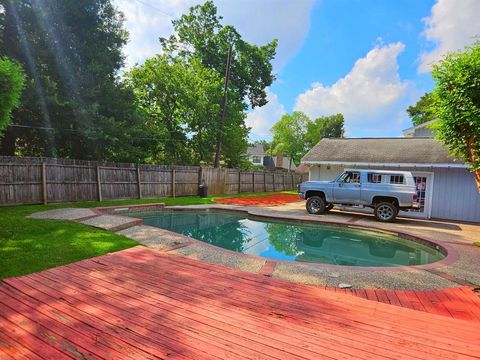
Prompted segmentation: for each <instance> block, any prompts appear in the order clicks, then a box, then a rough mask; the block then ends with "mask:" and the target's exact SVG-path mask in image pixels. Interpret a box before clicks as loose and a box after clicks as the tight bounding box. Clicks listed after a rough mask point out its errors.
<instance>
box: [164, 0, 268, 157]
mask: <svg viewBox="0 0 480 360" xmlns="http://www.w3.org/2000/svg"><path fill="white" fill-rule="evenodd" d="M221 20H222V17H221V16H219V15H218V14H217V8H216V6H215V5H214V4H213V2H212V1H207V2H205V3H204V4H203V5H197V6H193V7H191V8H190V11H189V13H188V14H185V15H182V16H181V17H180V18H179V19H178V20H174V21H173V29H174V34H173V35H172V36H170V37H169V38H161V39H160V42H161V44H162V47H163V51H164V53H165V54H167V55H168V56H170V57H171V58H179V59H182V60H184V61H186V62H187V63H188V62H189V61H191V59H197V60H198V61H200V63H201V64H202V65H203V66H204V67H206V68H207V69H210V70H212V71H214V72H215V73H216V74H217V75H218V76H219V77H220V78H223V76H224V74H225V62H226V57H227V52H228V49H229V47H230V44H233V45H234V51H233V57H232V63H231V74H230V82H229V86H228V100H227V116H226V118H225V119H226V120H225V124H220V110H219V111H218V114H217V115H216V116H215V117H214V118H213V119H214V120H216V123H215V125H214V126H213V127H210V128H209V129H208V131H211V132H213V133H214V134H215V136H216V137H220V138H222V139H223V143H222V158H223V160H224V161H225V162H226V163H227V164H228V165H233V164H236V163H239V162H241V156H242V154H244V153H245V151H246V148H247V136H248V129H247V128H246V126H245V123H244V120H245V111H246V110H247V109H248V108H249V107H251V108H255V107H257V106H263V105H265V104H266V103H267V94H266V90H265V89H266V87H268V86H270V85H271V84H272V82H273V80H274V75H273V73H272V64H271V60H272V59H273V58H274V56H275V51H276V47H277V41H276V40H273V41H271V42H270V43H268V44H266V45H264V46H256V45H252V44H249V43H248V42H246V41H245V40H243V39H242V37H241V35H240V34H239V33H238V32H237V31H236V29H235V28H234V27H233V26H228V25H222V24H221V23H220V21H221ZM232 136H233V138H232ZM242 136H243V137H242Z"/></svg>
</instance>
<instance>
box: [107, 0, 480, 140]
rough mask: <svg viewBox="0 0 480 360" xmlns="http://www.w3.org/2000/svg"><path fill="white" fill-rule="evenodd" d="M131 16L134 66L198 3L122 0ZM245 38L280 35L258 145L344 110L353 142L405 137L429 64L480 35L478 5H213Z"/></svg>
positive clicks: (325, 1) (418, 0) (223, 0)
mask: <svg viewBox="0 0 480 360" xmlns="http://www.w3.org/2000/svg"><path fill="white" fill-rule="evenodd" d="M114 1H115V3H116V4H117V5H118V7H119V8H120V10H122V11H123V12H124V13H125V16H126V20H127V21H126V27H127V29H128V30H129V32H130V39H131V40H130V42H129V44H128V45H127V48H126V55H127V64H128V65H127V66H131V65H132V64H134V63H141V62H143V61H144V60H145V58H147V57H149V56H152V55H154V54H155V53H158V52H159V50H160V49H159V44H158V40H157V39H158V37H159V36H167V35H169V34H170V33H171V32H172V28H171V24H170V22H171V20H172V19H174V18H176V17H178V16H179V15H180V14H182V13H184V12H186V11H187V9H188V7H189V6H191V5H193V4H197V3H199V1H196V0H114ZM215 3H216V5H217V6H218V10H219V13H220V14H221V15H223V16H224V23H225V24H232V25H234V26H235V27H236V28H237V29H238V30H239V32H240V33H241V34H242V35H243V36H244V38H245V39H246V40H247V41H250V42H252V43H256V44H264V43H266V42H267V41H269V40H271V39H273V38H277V39H278V40H279V47H278V52H277V58H276V59H275V61H274V70H275V73H276V75H277V80H276V81H275V82H274V83H273V84H272V86H271V87H270V88H269V89H268V96H269V100H270V101H269V104H267V105H266V106H264V107H262V108H258V109H255V110H253V111H252V112H250V113H249V114H248V117H247V120H246V122H247V125H248V126H250V127H252V131H251V136H250V137H251V139H252V140H255V139H269V138H271V133H270V128H271V126H272V125H273V124H274V123H275V122H276V121H278V120H279V118H280V117H281V116H282V114H284V113H285V112H291V111H294V110H300V111H304V112H305V113H306V114H307V115H309V116H310V117H312V118H316V117H317V116H322V115H328V114H332V113H337V112H341V113H343V114H344V116H345V122H346V134H347V136H349V137H382V136H401V134H402V132H401V130H402V129H405V128H407V127H409V126H410V125H411V123H410V120H409V119H408V116H407V115H406V112H405V109H406V107H407V106H408V105H410V104H413V103H415V102H416V101H417V100H418V99H419V97H420V96H421V95H423V94H424V93H425V92H426V91H430V90H431V89H432V86H433V82H432V79H431V76H430V68H431V64H432V63H434V62H435V61H438V59H439V58H441V56H442V55H444V54H445V53H447V52H449V51H454V50H457V49H460V48H462V47H463V46H465V45H466V44H469V43H471V42H472V39H473V36H475V35H479V34H480V21H479V20H478V14H480V0H395V1H389V0H363V1H360V0H318V1H315V0H295V1H292V0H215Z"/></svg>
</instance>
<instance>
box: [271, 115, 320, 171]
mask: <svg viewBox="0 0 480 360" xmlns="http://www.w3.org/2000/svg"><path fill="white" fill-rule="evenodd" d="M309 122H311V120H310V118H309V117H308V116H307V115H305V114H304V113H302V112H301V111H294V112H293V113H292V114H291V115H290V114H285V115H283V116H282V118H281V119H280V120H279V121H278V122H277V123H276V124H275V125H273V128H272V131H273V144H274V146H275V152H277V153H279V152H281V153H283V154H285V155H287V156H288V157H290V163H289V165H288V169H289V170H290V169H291V168H292V161H293V162H295V163H296V164H298V163H299V162H300V159H301V158H302V156H303V155H304V154H305V152H306V150H307V148H306V143H305V133H306V130H307V125H308V123H309Z"/></svg>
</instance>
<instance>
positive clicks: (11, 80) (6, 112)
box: [0, 57, 25, 135]
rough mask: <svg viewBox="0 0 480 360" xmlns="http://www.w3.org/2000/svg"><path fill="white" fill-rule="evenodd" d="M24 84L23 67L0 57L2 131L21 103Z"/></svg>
mask: <svg viewBox="0 0 480 360" xmlns="http://www.w3.org/2000/svg"><path fill="white" fill-rule="evenodd" d="M24 84H25V75H24V73H23V70H22V67H21V66H20V65H19V64H18V63H16V62H14V61H12V60H10V59H8V58H6V57H3V58H0V131H2V130H3V129H5V128H6V127H7V126H8V124H9V123H10V115H11V112H12V110H13V109H14V108H16V107H17V106H18V105H19V104H20V95H21V93H22V89H23V86H24ZM0 135H1V133H0Z"/></svg>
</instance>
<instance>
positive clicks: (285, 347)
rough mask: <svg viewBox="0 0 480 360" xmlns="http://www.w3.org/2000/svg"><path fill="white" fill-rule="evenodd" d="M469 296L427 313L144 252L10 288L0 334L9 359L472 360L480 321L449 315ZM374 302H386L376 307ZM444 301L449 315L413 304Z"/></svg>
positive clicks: (1, 291) (479, 341) (479, 347)
mask: <svg viewBox="0 0 480 360" xmlns="http://www.w3.org/2000/svg"><path fill="white" fill-rule="evenodd" d="M461 291H462V293H461V294H457V293H454V292H451V293H449V294H448V295H445V294H443V295H442V296H443V297H442V296H437V294H436V293H435V292H432V293H425V294H424V296H423V301H424V303H425V305H423V304H422V302H421V299H419V298H418V297H417V296H416V295H415V294H414V292H412V293H411V294H410V295H406V294H407V293H408V292H405V293H397V292H383V293H382V292H378V294H377V293H375V291H368V290H365V291H362V290H351V289H349V290H344V289H341V290H339V291H338V292H335V291H334V290H333V291H330V290H325V288H318V287H313V286H306V285H302V284H294V283H289V282H286V281H283V280H280V279H275V278H271V277H266V276H261V275H256V274H251V273H245V272H241V271H238V270H234V269H230V268H225V267H222V266H220V265H214V264H209V263H204V262H200V261H196V260H193V259H187V258H182V257H178V256H175V255H173V254H166V253H160V252H158V251H155V250H152V249H148V248H142V247H137V248H133V249H128V250H124V251H121V252H117V253H113V254H109V255H105V256H102V257H99V258H96V259H93V260H84V261H81V262H78V263H75V264H71V265H67V266H62V267H59V268H55V269H50V270H46V271H43V272H41V273H37V274H32V275H29V276H25V277H21V278H14V279H7V280H5V281H4V284H2V283H0V326H2V328H3V327H5V325H7V326H8V329H10V330H9V332H6V333H4V334H2V333H1V332H0V351H2V352H3V353H4V354H6V356H10V357H12V355H11V354H13V351H17V350H18V351H20V352H22V351H23V354H25V357H27V355H28V353H29V352H32V351H33V352H35V353H37V354H38V356H39V357H41V358H46V359H49V358H55V359H57V358H59V359H61V358H62V356H63V357H69V356H70V357H73V356H74V355H75V356H78V354H75V351H77V352H79V353H82V354H84V355H85V356H90V357H91V358H92V359H97V358H122V357H123V358H129V359H135V358H137V359H143V358H177V359H186V358H189V359H202V360H203V359H224V358H228V359H281V360H283V359H292V360H301V359H352V360H353V359H367V358H368V359H380V358H381V359H424V360H429V359H436V358H438V359H452V360H453V359H460V358H462V359H463V358H464V359H473V358H476V357H477V354H479V353H480V324H479V323H477V322H467V321H464V320H456V319H452V318H451V317H447V316H445V315H446V314H447V313H449V314H451V313H452V310H451V309H452V308H455V309H458V308H459V306H460V305H461V302H466V303H467V305H468V308H469V311H470V312H472V314H473V313H474V312H475V311H477V307H478V306H477V303H476V298H474V297H472V296H471V294H470V293H468V291H466V289H465V291H464V290H463V289H462V290H461ZM346 294H348V295H349V296H346ZM372 294H373V296H374V297H375V299H376V301H370V300H367V299H368V298H369V297H370V298H372ZM353 295H355V296H353ZM369 295H370V296H369ZM362 297H363V298H362ZM365 298H367V299H365ZM452 299H453V300H452ZM378 300H381V301H385V302H387V301H388V304H383V303H381V302H379V301H378ZM446 300H448V301H449V305H448V307H447V305H443V303H444V302H445V301H446ZM412 301H413V302H412ZM426 302H429V304H428V303H426ZM390 303H392V304H395V306H394V305H390ZM413 303H416V304H415V305H414V304H413ZM439 303H441V304H442V305H441V307H440V308H441V311H439V309H438V306H437V307H436V308H435V311H437V312H438V313H439V312H442V315H443V316H440V315H435V314H429V313H427V312H418V311H415V310H412V309H408V308H406V307H408V305H410V306H411V307H415V306H416V307H419V306H418V304H420V305H421V306H422V307H423V310H426V309H425V307H427V308H429V307H430V306H431V307H434V306H436V305H438V304H439ZM430 310H432V309H430ZM452 316H453V315H452ZM472 316H473V315H472ZM88 334H91V335H92V336H90V337H89V336H88ZM2 339H3V340H4V342H6V343H7V344H8V345H9V347H6V346H4V347H3V348H2V347H1V346H2ZM8 340H10V342H9V341H8ZM62 344H63V345H65V344H67V345H68V346H67V347H66V348H65V347H64V346H63V347H62ZM37 348H38V349H40V352H37ZM72 348H73V349H74V350H72ZM20 352H17V353H15V354H20ZM53 354H56V355H58V356H55V355H53ZM2 355H3V354H2ZM14 358H15V356H14Z"/></svg>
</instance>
